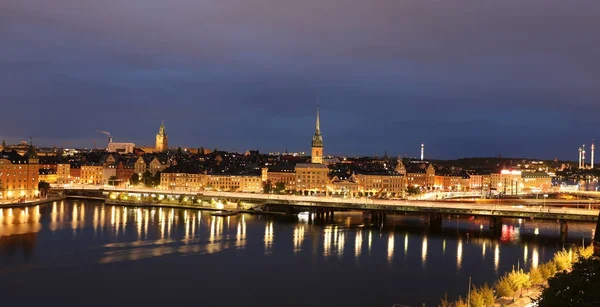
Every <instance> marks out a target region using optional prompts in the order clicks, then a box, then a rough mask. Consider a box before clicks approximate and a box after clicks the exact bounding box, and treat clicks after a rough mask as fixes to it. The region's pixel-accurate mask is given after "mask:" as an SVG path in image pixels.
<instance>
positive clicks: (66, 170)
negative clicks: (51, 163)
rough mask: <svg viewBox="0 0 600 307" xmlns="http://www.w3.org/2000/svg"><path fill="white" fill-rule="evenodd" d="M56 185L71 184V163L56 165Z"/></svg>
mask: <svg viewBox="0 0 600 307" xmlns="http://www.w3.org/2000/svg"><path fill="white" fill-rule="evenodd" d="M56 183H59V184H67V183H71V165H70V164H69V163H58V164H56Z"/></svg>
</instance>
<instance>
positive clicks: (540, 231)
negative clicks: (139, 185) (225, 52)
mask: <svg viewBox="0 0 600 307" xmlns="http://www.w3.org/2000/svg"><path fill="white" fill-rule="evenodd" d="M42 209H43V210H42ZM504 221H505V224H504V225H503V227H502V229H501V232H500V233H494V232H493V231H489V230H488V228H484V229H483V230H481V229H480V225H481V221H479V220H475V221H468V220H458V219H452V220H450V221H449V222H446V223H445V224H452V225H451V227H449V228H448V229H446V228H443V229H441V230H432V229H430V228H427V227H424V226H422V225H418V224H414V223H412V222H411V220H410V218H406V219H402V218H400V217H399V218H398V219H396V220H395V223H396V224H395V226H394V225H391V223H390V224H384V225H383V226H381V225H377V227H370V226H369V225H365V223H364V221H363V219H362V216H358V217H357V216H354V215H352V213H348V214H346V215H345V213H339V214H338V213H336V221H334V222H331V223H324V224H318V223H315V224H312V223H310V222H309V223H307V222H306V221H296V220H290V219H289V218H283V217H282V218H279V217H268V218H265V217H264V216H255V215H247V214H242V215H238V216H232V217H227V218H223V217H213V216H211V215H210V213H208V212H201V211H198V210H191V209H186V210H178V209H172V208H134V207H128V208H125V207H118V206H117V207H115V206H107V205H103V204H101V203H93V204H90V203H87V204H86V203H82V202H78V203H76V204H74V203H72V202H69V201H66V202H61V203H60V204H59V203H58V202H54V203H52V204H49V205H48V206H46V207H45V208H44V207H41V208H40V207H30V208H23V209H19V208H4V209H0V256H3V255H6V257H4V258H3V257H0V268H1V266H2V265H4V266H6V267H10V266H11V265H13V263H12V262H9V261H6V262H3V261H5V259H10V260H11V261H13V260H14V259H17V260H19V261H26V262H30V263H36V261H41V259H47V260H44V261H52V260H53V259H52V258H53V257H54V258H56V259H61V260H64V261H68V262H72V263H77V262H78V261H82V260H81V259H80V258H77V257H75V256H72V255H71V254H73V251H75V253H79V252H85V253H86V255H89V257H86V259H89V260H88V261H91V262H93V263H113V262H119V261H136V260H141V259H148V258H151V257H153V258H158V257H163V258H162V259H160V261H161V262H162V261H164V262H165V263H167V262H169V261H173V259H177V258H176V257H173V256H171V257H164V256H167V255H208V254H214V253H228V252H232V251H233V252H235V253H239V254H236V255H235V256H236V257H235V258H236V259H244V260H240V261H242V262H243V261H251V262H252V263H257V264H258V265H260V263H261V262H262V261H260V260H258V261H257V258H256V255H253V253H254V254H258V256H259V257H260V256H262V255H263V251H264V254H266V255H272V254H273V252H274V251H275V250H279V248H280V247H281V248H282V249H281V250H282V251H285V249H287V250H288V252H287V253H286V252H282V253H274V254H275V255H276V256H277V257H278V258H277V262H278V263H285V262H287V261H289V262H290V263H292V262H291V261H294V260H293V259H296V260H298V259H301V258H303V257H307V258H308V259H309V260H308V262H310V263H311V265H313V266H315V267H316V268H318V269H319V270H321V267H320V266H321V265H323V263H325V262H328V263H329V265H331V262H338V263H341V262H344V261H348V260H350V261H351V262H353V263H354V266H352V267H353V268H356V267H362V266H371V265H372V266H373V267H375V268H377V267H381V265H380V264H385V267H387V268H388V269H389V270H397V269H398V268H402V269H403V270H406V272H407V274H411V276H414V278H412V279H411V283H414V284H415V285H418V286H420V287H427V286H431V285H430V284H429V283H427V282H424V281H423V280H426V279H431V278H435V276H433V275H431V274H432V271H435V267H436V266H438V265H440V266H442V265H443V266H444V267H447V268H450V270H452V266H454V265H455V266H456V272H457V275H456V277H455V276H452V280H451V281H447V280H446V282H449V283H453V282H454V281H455V279H461V280H462V279H464V278H465V276H474V277H475V276H478V277H477V278H478V280H481V281H488V282H493V280H495V278H496V277H497V275H499V274H503V273H504V272H505V271H507V270H510V269H511V268H512V265H513V264H515V259H518V258H520V259H521V263H522V264H523V263H527V264H530V265H531V267H537V266H538V265H539V263H540V262H544V261H547V260H548V258H549V257H551V255H552V253H553V252H554V251H556V250H557V249H559V248H560V246H561V241H560V240H561V238H560V234H559V229H558V227H557V225H556V223H554V222H545V221H529V220H526V219H524V220H522V222H521V224H520V226H519V222H518V220H514V221H512V220H508V219H505V220H504ZM455 223H457V224H458V225H459V227H455ZM593 228H594V225H593V224H589V223H587V224H584V223H580V224H577V223H574V224H573V225H571V226H570V227H569V231H572V230H573V232H572V233H571V232H570V233H569V236H571V237H572V238H573V240H571V242H573V243H578V244H581V241H582V237H585V238H590V237H591V235H592V234H593ZM82 230H87V231H82ZM263 230H264V233H263ZM275 231H278V233H280V234H281V238H280V239H281V240H279V239H278V241H277V242H275V241H274V232H275ZM38 232H42V233H44V232H45V233H49V234H50V235H40V236H37V233H38ZM374 232H375V233H374ZM402 234H404V244H403V247H404V249H403V254H404V257H394V256H395V255H394V252H396V251H397V250H396V249H395V238H396V237H398V236H400V240H401V238H402ZM467 234H469V235H470V236H469V237H468V238H469V239H468V241H466V242H465V241H464V240H465V239H464V238H465V237H466V236H467ZM352 236H354V240H352ZM73 238H76V240H73ZM49 240H60V241H52V242H61V244H50V242H51V241H49ZM321 240H322V242H321ZM567 240H569V237H567ZM261 241H263V243H264V247H263V244H262V243H261ZM365 241H366V242H365ZM38 242H39V244H38ZM430 242H431V243H432V248H431V249H429V248H428V244H429V243H430ZM438 242H441V243H442V244H441V245H442V246H441V249H440V246H439V243H438ZM409 243H410V244H412V245H414V246H413V248H411V250H410V252H409ZM418 243H421V249H420V250H419V249H418ZM36 244H37V245H36ZM363 244H365V245H367V248H368V255H371V254H372V255H373V256H372V257H370V256H367V251H365V250H363V247H364V246H363ZM400 244H401V246H400V247H399V248H402V243H400ZM465 244H466V245H465ZM469 245H478V246H477V247H475V246H472V248H470V247H469ZM352 247H354V253H352ZM415 247H416V248H415ZM455 248H456V259H453V258H454V253H452V251H453V250H454V249H455ZM479 248H481V250H479ZM290 249H292V250H293V253H290V252H289V251H290ZM321 249H323V250H322V251H321ZM34 251H35V253H36V254H34ZM488 251H489V252H492V253H493V261H492V259H491V257H492V255H490V257H487V252H488ZM363 252H364V254H363ZM447 252H448V253H449V254H448V255H449V257H448V256H445V257H444V255H446V253H447ZM501 252H502V259H500V253H501ZM479 253H481V256H479ZM25 254H26V255H25ZM334 254H337V256H335V258H333V257H329V256H332V255H334ZM246 255H250V256H251V257H244V256H246ZM353 255H354V256H353ZM419 256H420V257H419ZM11 257H12V258H11ZM241 257H244V258H241ZM253 257H254V258H253ZM290 257H294V258H293V259H292V258H290ZM324 257H329V258H327V261H322V259H324ZM486 258H487V259H486ZM213 259H217V258H213ZM218 259H221V260H219V261H223V262H224V263H225V264H226V265H229V264H227V263H226V261H228V260H227V259H230V258H229V257H223V258H218ZM249 259H252V260H249ZM304 260H306V259H304ZM529 261H531V263H530V262H529ZM240 263H241V262H240ZM294 263H297V262H294ZM419 263H420V264H421V267H422V269H421V268H419V265H418V264H419ZM463 263H464V264H465V265H464V266H463ZM492 263H493V264H492ZM467 264H468V265H467ZM378 265H379V266H378ZM432 268H434V269H432ZM473 268H476V269H475V270H474V269H473ZM415 269H417V270H415ZM452 275H454V274H452ZM377 285H378V286H381V285H380V284H377ZM384 288H385V287H384ZM438 290H439V291H438ZM399 291H401V292H402V291H403V290H399ZM431 291H432V293H433V292H436V291H438V292H440V293H439V295H438V294H434V295H436V297H437V296H443V293H444V292H445V291H447V289H437V288H436V289H432V290H431ZM412 292H415V291H414V290H413V291H412ZM436 293H437V292H436ZM457 294H464V293H463V292H460V293H457ZM394 295H399V294H394ZM402 295H407V292H402ZM408 295H410V293H408ZM435 303H437V300H436V301H435V302H433V303H431V304H432V305H435ZM411 304H412V303H411ZM413 305H414V304H413ZM417 305H418V304H417ZM428 305H429V303H428Z"/></svg>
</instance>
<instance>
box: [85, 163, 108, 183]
mask: <svg viewBox="0 0 600 307" xmlns="http://www.w3.org/2000/svg"><path fill="white" fill-rule="evenodd" d="M80 182H81V183H83V184H96V185H98V184H104V167H103V166H102V165H97V164H93V163H90V164H86V165H82V166H81V179H80Z"/></svg>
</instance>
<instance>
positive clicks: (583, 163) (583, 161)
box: [581, 144, 585, 168]
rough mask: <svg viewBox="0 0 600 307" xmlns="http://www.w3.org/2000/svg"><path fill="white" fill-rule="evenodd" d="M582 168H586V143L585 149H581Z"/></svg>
mask: <svg viewBox="0 0 600 307" xmlns="http://www.w3.org/2000/svg"><path fill="white" fill-rule="evenodd" d="M581 168H585V144H583V150H582V151H581Z"/></svg>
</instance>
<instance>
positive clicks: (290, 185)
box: [263, 166, 296, 191]
mask: <svg viewBox="0 0 600 307" xmlns="http://www.w3.org/2000/svg"><path fill="white" fill-rule="evenodd" d="M263 174H264V175H263V181H267V180H268V181H270V182H271V184H272V185H273V186H275V185H276V184H277V183H279V182H283V183H284V184H285V189H286V190H287V191H293V190H295V189H296V173H295V172H294V168H293V167H290V166H273V167H269V168H264V171H263Z"/></svg>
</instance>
